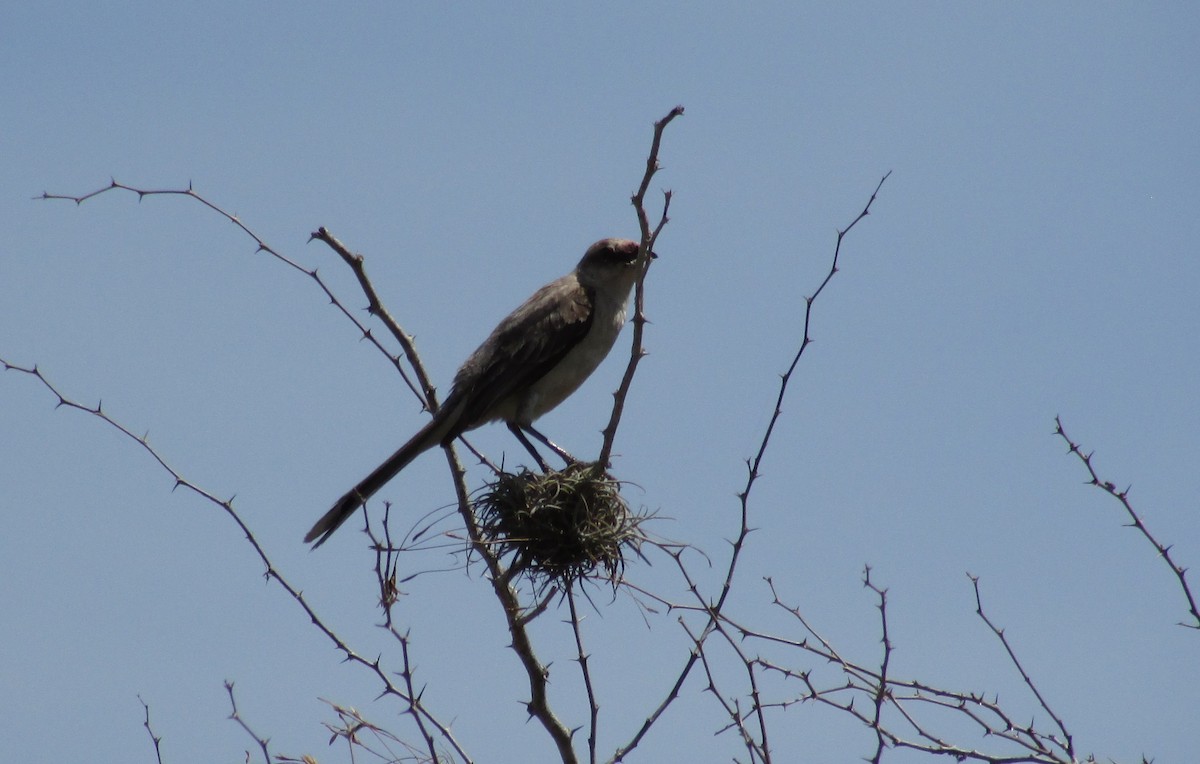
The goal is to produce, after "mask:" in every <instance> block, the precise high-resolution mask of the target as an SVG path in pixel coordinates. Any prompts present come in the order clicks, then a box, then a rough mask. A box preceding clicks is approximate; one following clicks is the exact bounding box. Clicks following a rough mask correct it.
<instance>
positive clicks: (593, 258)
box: [304, 238, 657, 549]
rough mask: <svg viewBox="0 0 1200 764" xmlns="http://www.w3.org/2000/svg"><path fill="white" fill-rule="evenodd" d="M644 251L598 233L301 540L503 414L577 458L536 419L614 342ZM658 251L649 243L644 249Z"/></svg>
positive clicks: (323, 536) (521, 433) (327, 530)
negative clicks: (429, 413)
mask: <svg viewBox="0 0 1200 764" xmlns="http://www.w3.org/2000/svg"><path fill="white" fill-rule="evenodd" d="M640 250H641V247H640V245H639V244H638V242H636V241H633V240H631V239H617V238H609V239H601V240H600V241H597V242H596V243H595V244H592V245H591V246H590V247H588V248H587V251H586V252H585V253H584V255H583V257H582V258H581V259H580V260H579V263H578V264H577V265H576V266H575V268H574V269H573V270H572V271H571V272H570V273H568V274H566V275H565V276H563V277H561V278H558V279H555V280H554V281H551V282H550V283H548V284H546V285H545V286H543V287H542V288H540V289H538V290H537V291H536V292H534V293H533V294H532V295H530V297H529V299H527V300H525V302H524V303H522V304H521V305H520V307H518V308H517V309H516V310H514V311H513V312H512V313H510V314H508V316H506V317H505V318H504V319H503V320H502V321H501V322H500V323H499V324H497V326H496V328H495V329H494V330H492V333H491V334H490V335H489V336H488V338H487V339H486V340H484V341H483V344H481V345H480V346H479V347H478V348H477V349H476V350H475V352H473V353H471V355H470V356H469V357H468V358H467V360H466V361H465V362H463V364H462V366H461V367H460V368H459V369H458V372H457V373H456V374H455V376H454V383H453V385H452V387H451V389H450V394H449V395H448V396H446V400H445V401H444V402H443V403H442V405H441V406H440V407H438V409H437V410H436V411H435V412H434V414H433V417H432V418H431V419H430V420H429V422H428V423H427V424H426V425H425V426H424V427H422V428H421V429H420V430H418V431H417V432H416V434H414V435H413V436H412V437H411V438H409V439H408V441H407V442H406V443H405V444H404V445H402V446H401V447H400V448H399V449H398V450H397V451H396V452H395V453H394V454H392V455H391V456H389V457H388V458H387V459H386V460H385V461H384V462H383V463H382V464H380V465H379V466H378V467H376V468H375V469H374V470H373V471H372V472H371V473H370V474H369V475H367V476H366V477H365V478H363V479H362V480H361V481H359V483H358V484H357V485H355V486H354V487H353V488H351V489H350V490H349V491H347V492H346V493H345V494H344V495H343V496H342V497H341V498H340V499H338V500H337V501H336V502H335V503H334V505H333V507H332V508H331V509H330V510H329V511H328V512H326V513H325V514H324V515H323V516H322V517H321V519H320V520H317V522H316V523H315V524H314V525H313V527H312V529H311V530H309V532H308V533H307V534H306V535H305V537H304V542H305V543H312V544H313V546H312V548H313V549H316V548H317V547H319V546H321V545H322V544H324V543H325V542H326V541H327V540H328V539H329V537H330V536H332V535H333V533H334V532H335V531H336V530H337V529H338V528H339V527H341V525H342V524H343V523H344V522H346V520H348V519H349V518H350V517H351V516H352V515H353V514H354V513H355V512H356V511H358V508H359V507H361V506H363V505H364V504H365V503H366V502H367V500H368V499H370V498H371V496H373V495H374V494H375V493H376V492H378V491H379V490H380V489H381V488H383V486H384V485H386V484H387V483H388V481H390V480H391V479H392V478H394V477H395V476H396V475H397V474H399V472H400V471H401V470H403V469H404V468H405V467H407V466H408V465H409V463H411V462H412V461H413V459H415V458H417V457H418V456H419V455H421V454H422V453H424V452H425V451H428V450H429V449H431V448H433V447H435V446H447V445H449V444H450V443H451V442H452V441H453V440H454V439H455V438H457V437H459V436H460V435H462V434H463V433H465V432H467V431H468V430H473V429H475V428H476V427H479V426H481V425H484V424H487V423H489V422H495V421H504V422H505V423H507V425H508V428H509V430H511V431H512V433H513V434H514V435H515V436H516V437H517V439H518V440H519V441H520V442H521V443H522V445H524V446H525V447H526V448H527V449H528V450H529V451H530V453H531V454H533V455H534V458H535V459H536V460H537V461H538V463H539V465H540V466H542V467H543V469H545V463H544V462H543V461H542V459H541V457H540V456H539V455H538V452H537V450H536V449H535V448H534V447H533V445H532V444H531V443H530V442H529V440H528V439H527V438H526V437H525V435H526V434H529V435H532V436H534V437H535V438H536V439H537V440H539V441H540V442H542V443H543V444H545V445H546V446H547V447H549V448H550V449H552V450H553V451H554V452H555V453H557V454H558V455H559V456H560V457H562V458H563V459H564V460H566V461H568V462H570V461H573V460H572V458H571V456H570V455H569V454H567V453H566V452H565V451H563V450H562V449H561V448H559V447H558V446H556V445H554V443H553V442H551V441H550V440H549V439H548V438H547V437H546V436H544V435H542V434H541V433H540V432H538V431H537V430H536V429H534V428H533V422H534V420H535V419H537V418H538V417H540V416H542V415H543V414H545V413H546V412H548V411H550V410H551V409H553V408H554V407H555V406H557V405H558V404H560V403H562V402H563V401H564V400H566V399H567V398H568V397H569V396H570V395H571V394H572V393H574V392H575V391H576V390H577V389H579V386H580V385H582V384H583V382H584V380H586V379H587V378H588V377H589V376H590V375H591V373H592V372H593V371H595V370H596V367H598V366H599V365H600V363H601V361H603V360H604V358H605V357H606V356H607V355H608V352H609V351H610V350H611V349H612V346H613V344H614V343H615V342H616V340H617V335H618V334H620V331H621V328H622V327H623V326H624V325H625V315H626V310H627V307H628V303H629V294H630V292H631V290H632V288H633V285H634V283H636V281H637V278H638V275H639V274H640V273H641V271H642V263H643V262H645V260H644V259H643V258H639V257H638V253H639V252H640ZM655 257H657V255H656V254H655V253H653V252H650V251H647V253H646V258H655ZM314 542H315V543H314Z"/></svg>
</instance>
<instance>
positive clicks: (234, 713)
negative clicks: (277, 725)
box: [225, 679, 271, 764]
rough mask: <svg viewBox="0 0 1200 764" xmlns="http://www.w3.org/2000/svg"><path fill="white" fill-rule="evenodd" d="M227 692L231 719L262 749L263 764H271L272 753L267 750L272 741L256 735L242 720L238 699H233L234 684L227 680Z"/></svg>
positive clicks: (248, 759)
mask: <svg viewBox="0 0 1200 764" xmlns="http://www.w3.org/2000/svg"><path fill="white" fill-rule="evenodd" d="M225 691H226V692H228V693H229V705H230V707H231V708H232V710H231V711H230V712H229V718H230V719H232V720H233V721H235V722H237V723H238V725H239V726H240V727H241V728H242V729H243V730H245V732H246V734H247V735H249V736H250V737H251V739H253V740H254V742H256V743H258V747H259V748H260V749H262V755H263V764H271V752H270V751H269V750H268V749H267V745H268V743H269V742H270V741H269V740H267V738H264V737H259V736H258V735H256V734H255V733H254V730H252V729H250V725H249V724H247V723H246V720H245V719H243V718H242V715H241V714H239V713H238V707H237V699H236V698H234V697H233V682H230V681H229V680H228V679H227V680H225ZM249 761H250V752H249V751H247V752H246V762H247V764H249Z"/></svg>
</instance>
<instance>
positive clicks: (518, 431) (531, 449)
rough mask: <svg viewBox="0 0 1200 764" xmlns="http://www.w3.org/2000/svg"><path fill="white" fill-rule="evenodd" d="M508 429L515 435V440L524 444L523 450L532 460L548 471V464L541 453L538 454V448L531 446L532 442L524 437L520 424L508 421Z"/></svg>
mask: <svg viewBox="0 0 1200 764" xmlns="http://www.w3.org/2000/svg"><path fill="white" fill-rule="evenodd" d="M508 429H509V430H511V431H512V434H513V435H515V436H516V437H517V440H519V441H521V445H522V446H525V450H526V451H528V452H529V454H530V455H531V456H532V457H533V459H534V461H536V462H537V463H538V466H539V467H541V468H542V472H549V471H550V466H549V465H548V464H546V461H545V460H544V459H542V455H541V454H539V453H538V450H537V449H536V448H534V447H533V444H532V443H530V442H529V438H527V437H525V433H524V432H523V431H522V430H521V427H520V425H516V424H513V423H512V422H509V424H508Z"/></svg>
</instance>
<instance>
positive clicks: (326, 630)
mask: <svg viewBox="0 0 1200 764" xmlns="http://www.w3.org/2000/svg"><path fill="white" fill-rule="evenodd" d="M0 365H3V366H4V368H5V369H7V370H9V371H16V372H20V373H22V374H26V375H29V376H31V377H33V378H35V379H36V380H37V381H38V382H39V383H40V384H41V385H42V386H43V387H45V388H46V389H47V390H49V391H50V392H51V393H52V394H53V395H54V396H55V398H57V403H56V406H55V407H56V408H63V407H65V408H70V409H74V410H76V411H80V412H83V413H85V414H89V415H91V416H94V417H96V418H98V419H100V420H101V421H103V422H105V423H106V424H108V425H109V426H111V427H113V428H115V429H116V430H117V431H119V432H120V433H121V434H122V435H124V436H126V437H128V438H130V439H131V440H133V441H135V442H136V443H138V445H140V446H141V447H142V449H143V450H144V451H145V452H146V453H148V454H149V455H150V457H151V458H152V459H154V461H155V462H157V463H158V465H159V466H160V467H161V468H162V469H163V470H165V471H166V472H167V473H168V474H169V475H170V476H171V477H172V478H173V479H174V481H175V487H176V488H179V487H183V488H186V489H188V490H190V491H192V492H193V493H195V494H197V495H198V496H200V497H202V498H204V499H206V500H208V501H210V502H212V503H213V504H215V505H217V506H219V507H220V508H221V509H222V510H223V511H224V512H225V513H226V515H228V516H229V517H230V518H231V519H232V520H233V521H234V523H235V524H236V525H237V526H238V528H239V529H240V530H241V532H242V534H243V535H244V536H245V538H246V541H247V542H248V543H249V544H250V546H251V548H253V549H254V552H255V554H256V555H257V556H258V559H259V561H260V562H261V563H262V564H263V566H264V572H263V575H264V577H266V578H267V579H269V580H274V581H275V582H276V583H277V584H279V585H280V586H281V587H283V590H284V591H285V592H287V594H288V596H290V597H291V598H292V599H293V600H294V601H295V602H296V603H297V604H298V605H299V606H300V608H301V609H302V610H303V611H304V613H305V615H307V616H308V618H309V620H310V621H311V622H312V623H313V625H314V626H316V627H317V629H318V630H319V631H320V632H321V633H322V634H324V635H325V636H326V638H328V639H329V640H330V641H331V642H332V643H333V645H334V647H335V648H336V649H337V650H338V651H339V652H341V653H342V654H343V655H344V656H345V657H346V660H348V661H351V662H354V663H358V664H360V665H362V666H365V667H367V668H368V669H370V670H371V671H372V673H374V675H375V676H376V677H377V678H378V679H379V681H380V682H381V683H382V684H383V687H384V690H383V694H386V695H392V696H394V697H396V698H398V699H400V700H401V701H403V702H404V703H406V704H410V705H412V706H413V707H414V708H416V709H417V710H418V711H419V713H420V714H421V715H423V716H424V717H425V719H426V720H427V721H428V722H429V723H430V724H432V725H433V726H434V727H435V728H436V729H437V730H438V734H439V735H441V736H442V738H443V739H444V740H445V741H446V742H447V744H449V745H450V746H451V747H452V748H453V749H454V750H455V752H456V753H457V754H458V755H459V757H460V758H462V759H463V761H465V762H470V761H471V758H470V757H469V756H467V754H466V751H465V750H463V748H462V747H461V745H459V743H458V741H457V740H456V739H455V737H454V734H453V733H452V732H451V731H450V728H449V726H448V725H446V724H443V723H442V722H440V721H439V720H438V719H437V718H436V717H435V716H434V715H433V714H432V712H430V710H429V709H428V708H426V707H425V706H424V704H422V702H421V700H420V698H415V697H412V696H411V695H407V694H406V693H405V692H404V691H403V690H401V689H400V688H399V687H397V686H396V684H395V683H394V682H393V681H392V679H391V673H390V671H388V670H387V669H385V668H384V667H383V666H382V665H381V662H380V660H379V659H378V658H376V659H374V660H369V659H367V658H364V657H363V656H361V655H359V654H358V653H357V652H355V651H354V650H353V648H351V647H350V646H349V645H348V644H347V643H346V642H345V640H343V639H342V637H341V636H340V635H339V634H338V633H337V632H335V631H334V630H333V628H332V627H330V626H329V625H328V624H326V623H325V621H324V620H323V619H322V618H321V616H320V615H319V614H318V613H317V612H316V611H315V610H314V609H313V607H312V605H310V604H309V602H308V600H307V599H306V598H305V596H304V594H303V592H301V591H300V590H299V589H297V588H296V587H294V586H293V585H292V584H291V582H289V581H288V580H287V579H286V578H284V576H283V574H282V573H280V572H279V571H278V570H277V569H276V568H275V565H274V563H272V562H271V559H270V557H268V555H267V552H266V550H265V549H264V548H263V546H262V545H261V544H260V543H259V541H258V539H257V537H255V535H254V533H253V531H251V530H250V527H249V526H248V525H246V522H245V521H244V520H243V519H242V517H241V515H240V514H239V513H238V511H237V510H236V509H235V508H234V506H233V499H232V498H230V499H220V498H218V497H217V496H216V495H214V494H213V493H211V492H210V491H208V490H205V489H204V488H201V487H200V486H198V485H196V484H195V483H192V482H191V481H190V480H188V479H187V478H185V477H183V475H182V474H180V473H179V472H178V471H176V470H175V468H174V467H172V466H171V465H170V464H168V463H167V461H166V459H165V458H163V457H162V456H161V455H160V454H159V453H158V451H157V450H155V448H154V447H153V446H151V445H150V442H149V439H148V436H146V435H142V436H138V435H135V434H134V433H133V432H132V431H131V430H130V429H129V428H127V427H126V426H124V425H123V424H121V423H119V422H117V421H116V420H115V419H113V418H112V417H110V416H109V415H108V414H107V413H106V412H105V411H104V410H103V408H102V406H101V405H100V404H97V405H96V406H95V407H90V406H85V405H83V404H80V403H77V402H75V401H73V400H71V399H69V398H67V397H66V396H64V395H63V394H62V393H61V392H59V390H58V389H57V388H56V387H55V386H54V385H53V384H52V383H51V382H50V381H49V380H48V379H46V377H45V376H44V374H43V373H42V371H41V370H40V369H38V368H37V367H36V366H35V367H32V368H25V367H21V366H18V365H16V364H13V363H10V362H8V361H6V360H5V359H3V358H0Z"/></svg>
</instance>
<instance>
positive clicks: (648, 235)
mask: <svg viewBox="0 0 1200 764" xmlns="http://www.w3.org/2000/svg"><path fill="white" fill-rule="evenodd" d="M682 115H683V107H682V106H676V107H675V108H674V109H671V111H669V112H667V116H665V117H663V118H662V119H660V120H658V121H657V122H655V123H654V138H653V139H652V140H651V142H650V155H649V156H648V157H647V158H646V172H645V174H644V175H643V176H642V184H641V185H640V186H638V190H637V193H636V194H634V195H633V199H632V200H631V201H632V203H633V207H634V209H635V210H636V211H637V217H638V227H639V229H640V230H641V236H642V240H641V246H640V247H639V249H638V258H639V261H640V262H641V264H642V272H641V274H640V275H639V276H638V280H637V284H636V286H635V287H634V298H633V305H634V309H633V342H632V344H631V346H630V353H629V363H628V364H627V365H626V367H625V374H624V376H622V377H621V384H620V385H619V386H618V387H617V391H616V392H615V393H613V409H612V414H611V416H609V419H608V424H607V425H605V426H604V429H603V430H602V431H601V432H602V433H603V435H604V443H603V445H601V447H600V455H599V456H598V457H597V458H596V461H597V462H599V463H600V464H601V465H603V466H606V467H607V466H608V462H609V459H610V457H611V456H612V448H613V441H614V440H616V437H617V426H618V425H619V424H620V422H621V415H622V414H623V413H624V411H625V398H626V397H627V396H628V395H629V388H630V387H631V386H632V385H633V375H634V373H635V372H636V371H637V367H638V363H639V362H640V361H641V360H642V356H644V355H646V350H645V348H644V347H643V346H642V334H643V333H644V332H645V325H646V315H645V299H646V298H645V293H646V274H647V273H648V272H649V270H650V262H651V259H650V255H649V253H650V252H653V251H654V242H656V241H658V235H659V233H661V232H662V229H663V226H665V225H666V224H667V221H668V219H669V218H668V217H667V211H668V210H669V209H670V208H671V192H670V191H664V192H663V210H662V217H661V218H660V219H659V221H658V225H657V226H656V227H655V228H654V230H653V231H651V230H650V223H649V218H648V217H647V216H646V207H645V201H646V191H647V189H649V188H650V180H651V179H652V178H653V177H654V174H655V173H657V172H658V170H659V167H660V165H659V163H658V148H659V146H660V145H661V143H662V134H663V131H664V130H666V129H667V125H669V124H670V123H671V120H673V119H675V118H676V117H679V116H682Z"/></svg>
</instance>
